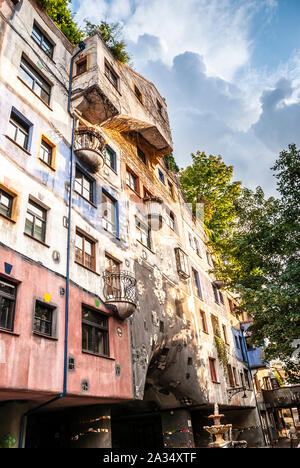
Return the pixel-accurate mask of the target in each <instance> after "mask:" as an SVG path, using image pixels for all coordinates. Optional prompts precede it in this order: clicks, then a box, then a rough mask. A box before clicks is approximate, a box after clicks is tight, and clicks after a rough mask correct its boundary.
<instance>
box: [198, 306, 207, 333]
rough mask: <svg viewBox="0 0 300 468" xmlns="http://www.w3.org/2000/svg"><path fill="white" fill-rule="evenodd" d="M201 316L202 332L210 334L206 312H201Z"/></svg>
mask: <svg viewBox="0 0 300 468" xmlns="http://www.w3.org/2000/svg"><path fill="white" fill-rule="evenodd" d="M200 315H201V322H202V330H203V331H204V332H205V333H208V326H207V321H206V315H205V312H204V310H200Z"/></svg>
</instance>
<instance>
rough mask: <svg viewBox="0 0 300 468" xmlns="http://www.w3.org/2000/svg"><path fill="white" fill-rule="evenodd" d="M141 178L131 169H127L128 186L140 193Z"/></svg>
mask: <svg viewBox="0 0 300 468" xmlns="http://www.w3.org/2000/svg"><path fill="white" fill-rule="evenodd" d="M138 181H139V179H138V177H137V176H136V175H135V174H133V172H131V171H130V170H128V169H127V171H126V184H127V185H128V187H130V188H131V189H132V190H134V191H135V192H137V193H138V191H139V182H138Z"/></svg>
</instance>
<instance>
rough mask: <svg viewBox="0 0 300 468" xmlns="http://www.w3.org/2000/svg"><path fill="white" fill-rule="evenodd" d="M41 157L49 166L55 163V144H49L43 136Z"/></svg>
mask: <svg viewBox="0 0 300 468" xmlns="http://www.w3.org/2000/svg"><path fill="white" fill-rule="evenodd" d="M40 158H41V159H42V161H44V162H45V163H46V164H48V166H51V167H52V165H53V146H51V145H49V144H48V143H47V142H46V141H45V140H44V139H43V138H42V142H41V148H40Z"/></svg>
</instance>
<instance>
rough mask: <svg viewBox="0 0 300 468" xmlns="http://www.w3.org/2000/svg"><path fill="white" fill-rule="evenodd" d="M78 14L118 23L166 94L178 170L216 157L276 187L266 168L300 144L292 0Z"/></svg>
mask: <svg viewBox="0 0 300 468" xmlns="http://www.w3.org/2000/svg"><path fill="white" fill-rule="evenodd" d="M73 9H74V11H75V12H76V20H77V21H78V22H79V23H81V22H82V20H83V19H84V18H87V19H89V20H91V21H92V22H94V23H95V22H97V21H100V20H102V19H103V20H106V21H108V22H120V23H122V24H123V27H124V30H123V33H124V38H125V39H126V42H127V45H128V50H129V52H130V54H131V56H132V61H133V66H134V68H135V69H136V70H137V71H138V72H139V73H141V74H143V75H144V76H145V77H147V78H148V79H149V80H151V81H153V82H154V83H155V84H156V86H157V88H158V90H159V91H160V93H161V94H162V96H164V97H165V98H166V100H167V104H168V110H169V118H170V124H171V129H172V134H173V141H174V155H175V158H176V160H177V162H178V164H179V166H181V167H184V166H186V165H188V164H189V163H190V161H191V157H190V154H191V153H195V152H196V151H197V150H200V151H205V152H206V153H207V154H214V155H218V154H220V155H222V157H223V159H224V161H225V162H226V163H227V164H232V165H234V168H235V171H234V174H235V179H236V180H242V182H243V184H244V185H245V186H248V187H250V188H254V187H256V186H257V185H261V186H262V188H263V189H264V191H265V193H266V194H267V195H271V194H274V193H275V186H276V181H275V179H274V178H273V177H272V172H271V171H270V167H271V166H272V164H273V163H274V161H275V160H276V158H277V156H278V154H279V152H280V151H282V150H283V149H285V148H287V145H288V144H289V143H296V144H297V145H299V146H300V28H299V20H300V1H299V0H73Z"/></svg>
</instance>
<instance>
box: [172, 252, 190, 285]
mask: <svg viewBox="0 0 300 468" xmlns="http://www.w3.org/2000/svg"><path fill="white" fill-rule="evenodd" d="M175 257H176V265H177V271H178V273H179V275H180V276H182V277H183V278H185V279H187V278H188V277H189V276H190V273H189V263H188V258H187V255H186V253H184V251H183V250H181V248H180V247H176V248H175Z"/></svg>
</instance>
